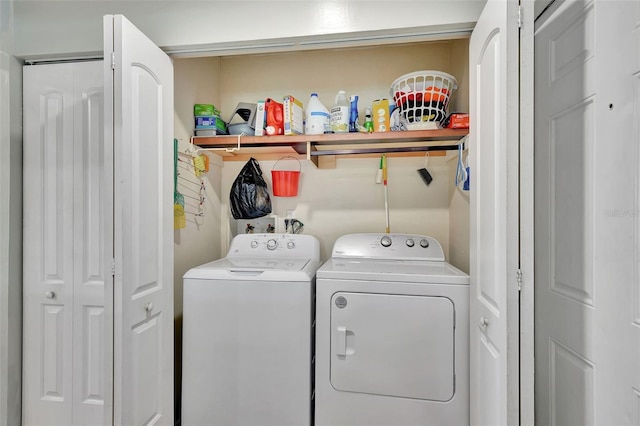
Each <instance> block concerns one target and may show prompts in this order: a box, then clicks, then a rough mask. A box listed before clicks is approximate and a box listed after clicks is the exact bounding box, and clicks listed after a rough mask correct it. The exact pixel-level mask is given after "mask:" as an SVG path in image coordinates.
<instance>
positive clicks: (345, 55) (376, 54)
mask: <svg viewBox="0 0 640 426" xmlns="http://www.w3.org/2000/svg"><path fill="white" fill-rule="evenodd" d="M460 45H468V39H465V40H460V41H459V42H453V41H446V42H424V43H412V44H404V45H393V46H372V47H360V48H350V49H334V50H316V51H306V52H289V53H274V54H266V55H243V56H232V57H224V58H222V59H221V80H220V83H221V86H220V105H219V107H220V108H221V110H222V113H223V118H224V119H225V120H226V119H228V118H229V117H228V116H229V115H230V114H231V113H232V112H233V110H234V109H235V107H236V105H237V104H238V103H239V102H255V101H256V100H257V99H265V98H267V97H271V98H274V99H276V100H281V99H282V97H283V96H285V95H293V96H294V97H297V98H298V99H300V100H301V101H302V102H303V104H305V105H306V103H307V102H308V100H309V96H310V94H311V92H316V93H318V96H319V98H320V100H321V101H322V102H323V103H324V104H325V106H326V107H328V108H329V107H331V106H332V105H333V103H334V100H335V96H336V93H337V92H338V90H345V91H346V92H347V95H358V96H359V100H358V107H359V112H360V117H361V118H362V117H364V109H365V107H366V106H367V105H369V106H370V105H371V102H372V101H373V100H374V99H380V98H389V97H390V93H389V90H390V88H391V84H392V83H393V82H394V80H396V79H397V78H399V77H401V76H402V75H404V74H407V73H410V72H414V71H420V70H438V71H444V72H447V73H450V74H453V75H454V77H456V78H458V76H457V75H455V74H456V73H460V72H461V71H460V68H461V67H460V63H461V62H464V63H465V64H466V63H467V62H468V60H467V57H468V53H466V54H465V53H464V52H460V50H461V49H460V48H459V46H460ZM454 48H455V49H454ZM453 53H456V54H461V55H464V57H463V58H462V59H459V58H453V57H452V54H453ZM454 71H456V73H454ZM464 77H465V78H464V79H461V78H458V79H460V82H459V86H460V87H461V90H460V92H461V93H462V95H463V96H466V98H468V89H467V87H468V77H467V75H466V74H465V75H464ZM457 96H458V95H457V94H455V95H454V96H453V98H452V101H454V100H455V99H456V98H457ZM462 105H463V106H466V107H468V100H467V99H465V102H463V103H462Z"/></svg>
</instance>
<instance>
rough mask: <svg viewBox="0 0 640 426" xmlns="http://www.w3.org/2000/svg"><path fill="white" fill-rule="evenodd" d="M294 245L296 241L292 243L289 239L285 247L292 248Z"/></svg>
mask: <svg viewBox="0 0 640 426" xmlns="http://www.w3.org/2000/svg"><path fill="white" fill-rule="evenodd" d="M295 247H296V243H294V242H293V241H289V242H288V243H287V248H290V249H292V248H295Z"/></svg>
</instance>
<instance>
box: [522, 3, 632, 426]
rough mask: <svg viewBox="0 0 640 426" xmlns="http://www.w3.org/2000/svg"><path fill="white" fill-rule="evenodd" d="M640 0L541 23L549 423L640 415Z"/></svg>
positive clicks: (572, 11) (539, 247)
mask: <svg viewBox="0 0 640 426" xmlns="http://www.w3.org/2000/svg"><path fill="white" fill-rule="evenodd" d="M638 5H639V3H638V2H637V1H633V2H629V1H611V2H596V1H577V2H563V3H560V4H559V5H557V6H554V7H552V8H551V9H549V10H548V11H547V12H546V13H545V14H543V15H542V16H541V18H540V19H539V20H538V22H537V24H536V33H535V55H536V69H535V72H536V85H535V88H536V89H535V90H536V92H535V99H536V103H535V117H536V118H535V135H536V136H535V179H536V186H535V233H536V235H535V258H536V270H535V274H536V290H535V343H536V345H535V360H536V385H535V387H536V421H537V422H538V423H540V424H551V425H555V424H584V425H597V424H616V425H618V424H620V425H623V424H638V421H639V420H640V419H639V418H638V416H639V414H638V413H639V412H638V405H637V395H638V393H637V390H638V389H639V385H640V328H639V327H638V326H637V323H634V314H633V308H632V306H631V302H630V301H632V300H634V297H633V295H634V288H633V287H634V286H636V287H637V283H638V282H639V280H638V276H637V275H635V276H634V271H637V270H638V269H637V264H638V255H637V253H638V252H637V248H638V247H639V244H638V241H640V239H638V238H637V232H638V229H640V228H639V227H638V219H637V217H638V211H639V210H638V201H637V200H638V199H640V198H639V196H638V194H639V193H640V192H639V190H640V186H639V175H638V172H637V170H638V167H637V165H638V160H639V159H640V148H639V145H640V138H639V137H638V129H639V126H638V111H640V102H639V101H638V99H639V98H638V83H637V81H638V80H637V76H638V75H639V73H640V63H639V62H638V59H637V55H636V54H632V55H624V54H620V52H637V51H638V46H639V45H640V43H639V41H640V40H639V39H638V36H639V35H640V34H639V31H638V28H640V25H639V24H638V23H639V22H640V19H639V18H640V15H638V10H639V9H638ZM631 88H635V90H631ZM630 192H631V193H633V194H634V196H630ZM634 203H635V205H634ZM634 233H635V234H634ZM635 294H636V295H637V292H636V293H635ZM636 300H637V299H636Z"/></svg>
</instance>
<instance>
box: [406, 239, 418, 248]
mask: <svg viewBox="0 0 640 426" xmlns="http://www.w3.org/2000/svg"><path fill="white" fill-rule="evenodd" d="M415 244H416V243H415V241H413V239H412V238H409V239H408V240H407V247H413V246H414V245H415Z"/></svg>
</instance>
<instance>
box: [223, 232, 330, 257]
mask: <svg viewBox="0 0 640 426" xmlns="http://www.w3.org/2000/svg"><path fill="white" fill-rule="evenodd" d="M227 257H252V258H253V257H286V258H305V259H319V258H320V242H319V241H318V239H317V238H316V237H314V236H312V235H303V234H239V235H237V236H236V237H235V238H234V239H233V241H232V242H231V247H230V248H229V254H228V255H227Z"/></svg>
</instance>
